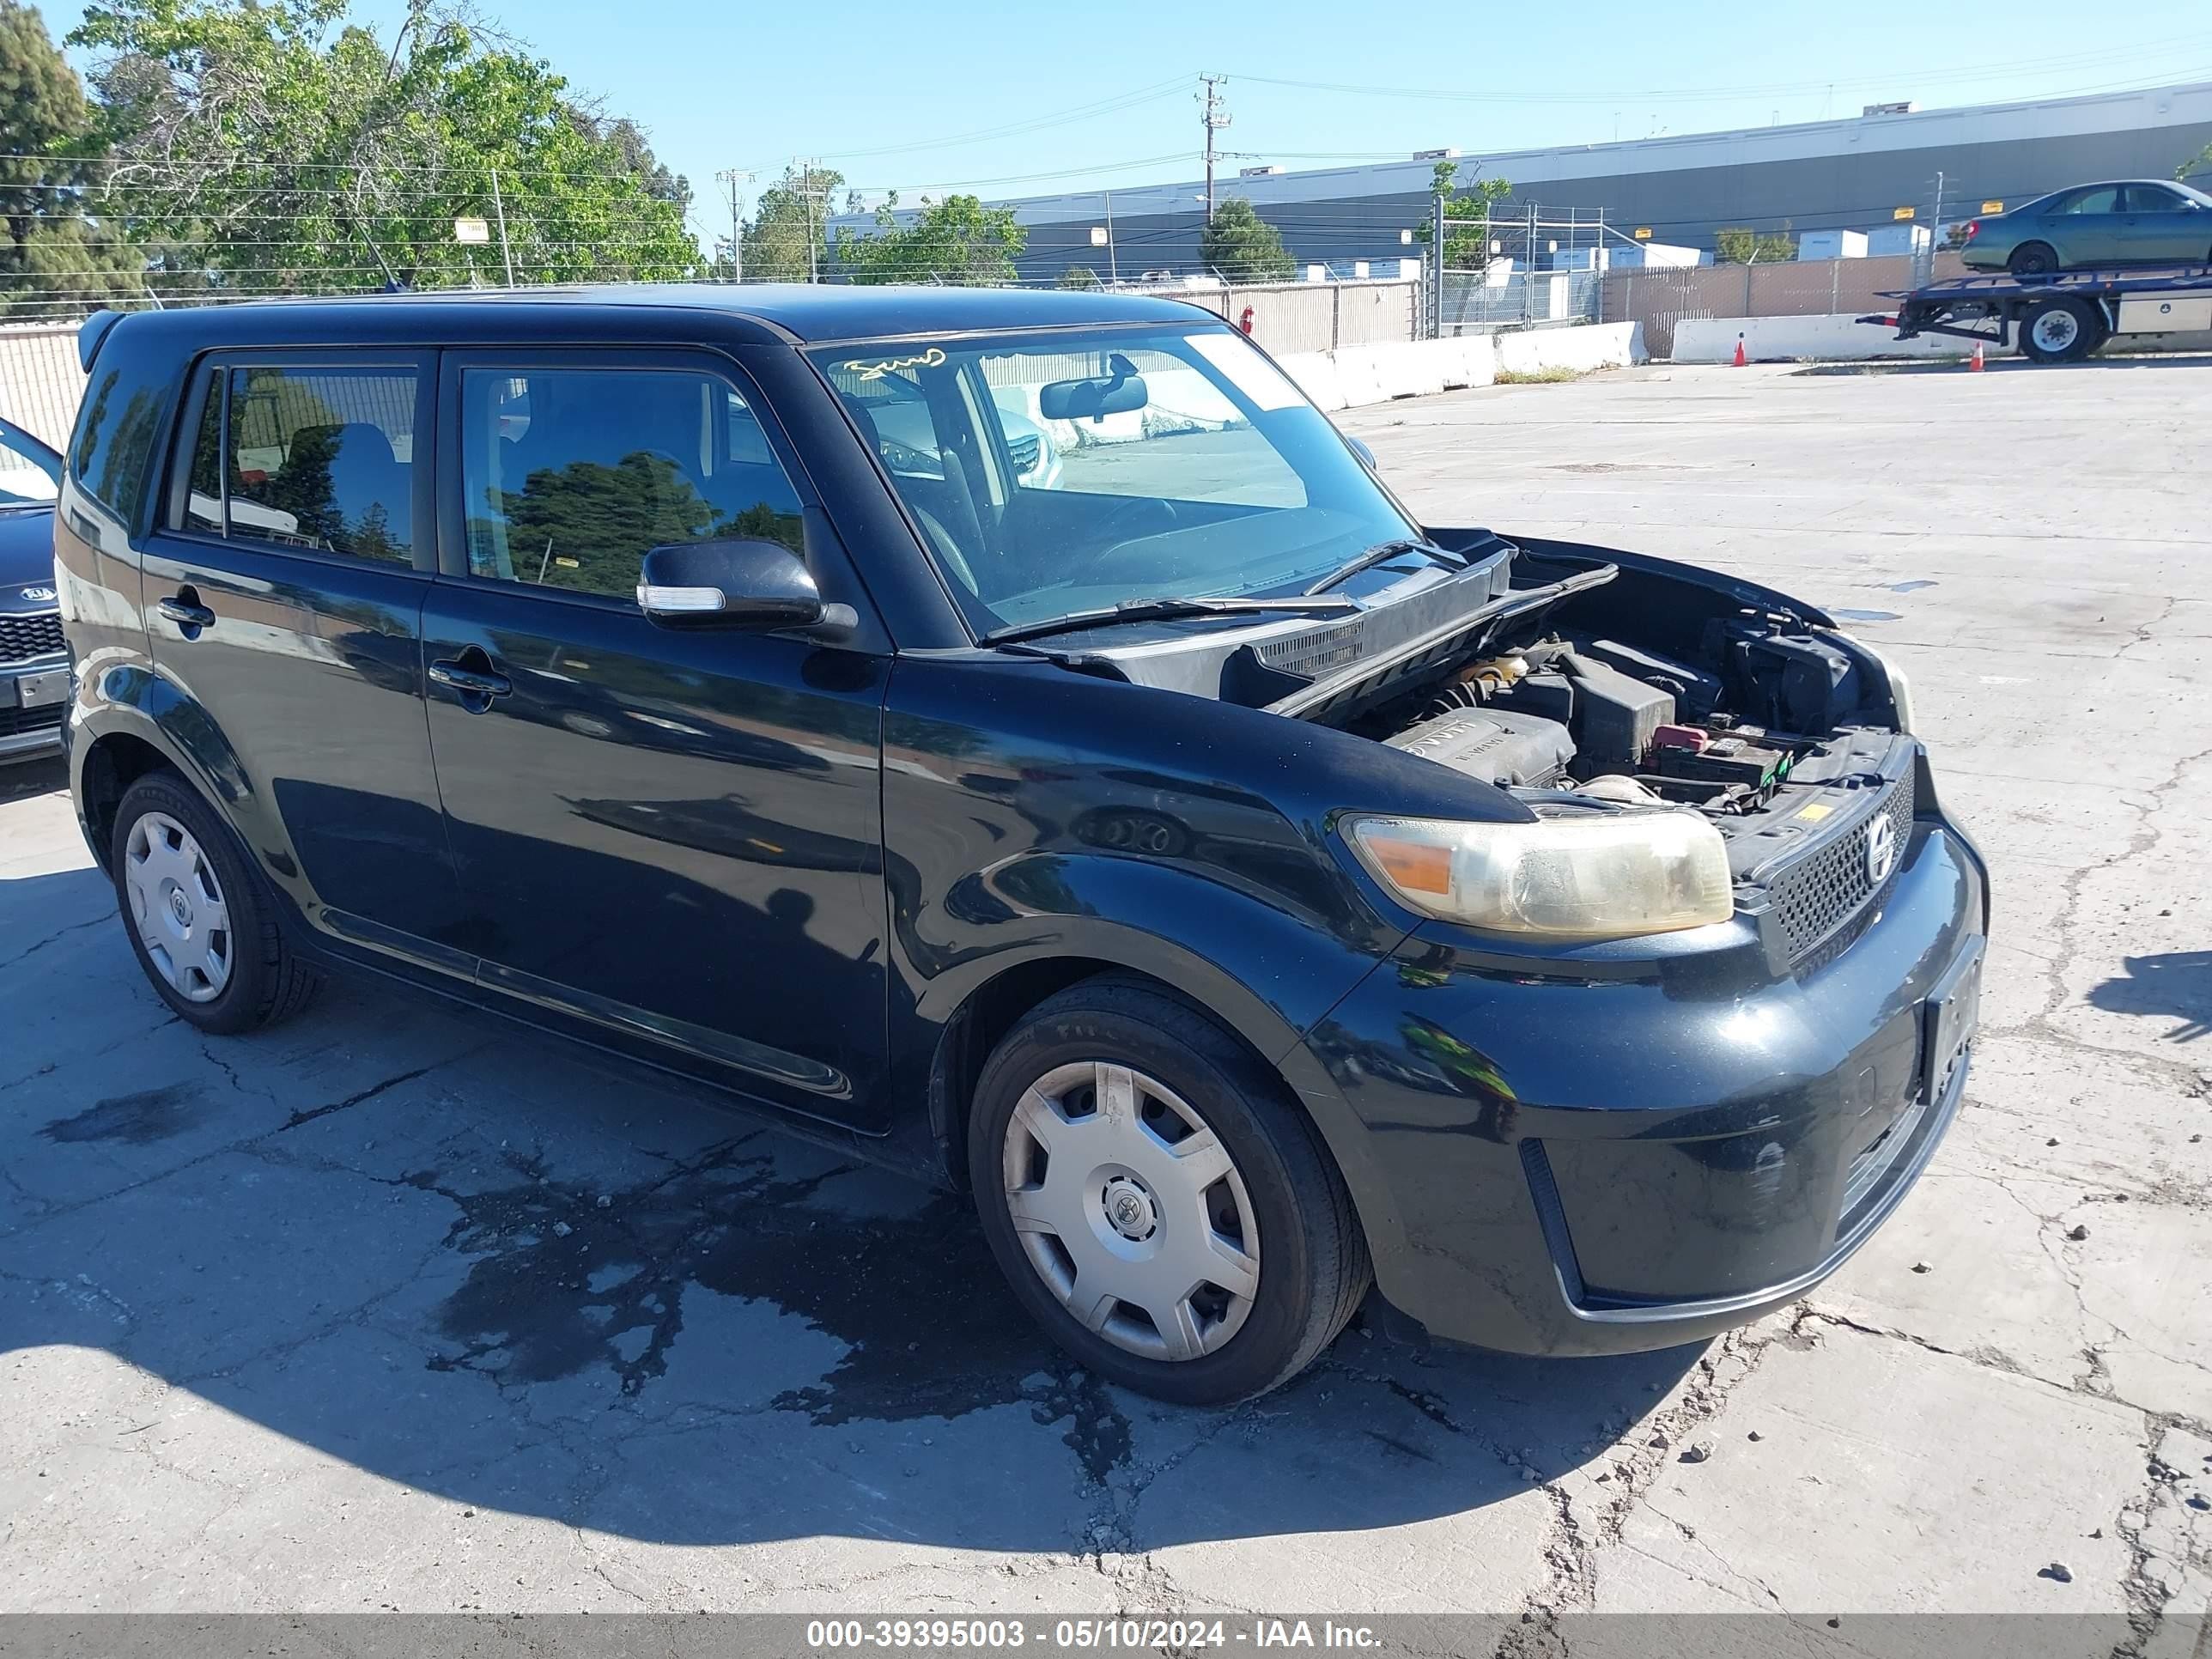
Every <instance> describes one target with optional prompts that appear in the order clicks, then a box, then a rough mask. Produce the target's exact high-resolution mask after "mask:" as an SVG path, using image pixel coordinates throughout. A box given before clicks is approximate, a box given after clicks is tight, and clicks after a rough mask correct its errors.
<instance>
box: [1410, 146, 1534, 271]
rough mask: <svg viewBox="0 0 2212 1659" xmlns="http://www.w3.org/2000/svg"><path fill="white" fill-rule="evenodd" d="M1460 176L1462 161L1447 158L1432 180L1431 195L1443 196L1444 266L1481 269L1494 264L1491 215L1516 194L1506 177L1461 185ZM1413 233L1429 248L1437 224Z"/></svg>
mask: <svg viewBox="0 0 2212 1659" xmlns="http://www.w3.org/2000/svg"><path fill="white" fill-rule="evenodd" d="M1458 177H1459V163H1458V162H1456V161H1449V160H1446V161H1439V162H1437V165H1436V171H1435V172H1434V173H1432V174H1431V177H1430V182H1429V193H1430V195H1431V197H1437V196H1441V197H1443V204H1444V215H1443V217H1444V269H1445V270H1481V269H1482V268H1483V267H1484V266H1486V265H1487V264H1489V263H1490V241H1491V235H1490V222H1491V216H1492V212H1493V210H1496V209H1497V208H1498V206H1499V204H1502V203H1504V201H1506V200H1507V199H1508V198H1509V197H1511V196H1512V194H1513V186H1512V185H1511V183H1510V181H1508V180H1506V179H1476V180H1475V181H1474V183H1472V184H1468V185H1461V184H1459V183H1457V182H1456V181H1457V179H1458ZM1413 235H1414V237H1415V238H1416V240H1419V242H1420V244H1421V245H1422V246H1424V247H1425V246H1429V244H1431V242H1433V241H1434V240H1436V227H1435V226H1434V225H1423V226H1421V227H1420V228H1419V229H1417V230H1415V231H1414V233H1413Z"/></svg>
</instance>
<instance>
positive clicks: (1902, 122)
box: [830, 82, 2212, 281]
mask: <svg viewBox="0 0 2212 1659" xmlns="http://www.w3.org/2000/svg"><path fill="white" fill-rule="evenodd" d="M2208 143H2212V82H2196V83H2193V84H2190V85H2185V86H2172V87H2160V88H2152V89H2150V90H2148V91H2134V92H2110V93H2098V94H2090V95H2088V96H2085V97H2075V98H2061V99H2051V100H2036V101H2027V102H2020V103H2009V104H1986V105H1980V106H1973V107H1970V108H1961V109H1931V110H1922V109H1917V108H1915V107H1913V106H1911V105H1909V104H1887V105H1884V104H1878V105H1873V106H1869V108H1868V109H1867V111H1866V112H1865V113H1863V114H1862V115H1858V116H1854V117H1851V118H1846V119H1842V120H1829V121H1811V122H1805V123H1802V124H1799V125H1790V126H1770V127H1753V128H1747V129H1744V130H1742V131H1735V132H1713V133H1696V134H1685V135H1682V136H1680V137H1658V138H1647V139H1642V140H1638V141H1634V142H1630V143H1602V144H1583V145H1574V146H1569V147H1566V148H1562V149H1528V150H1512V151H1502V152H1481V151H1476V150H1468V151H1466V152H1465V153H1464V154H1459V153H1458V152H1450V153H1451V154H1455V155H1458V160H1459V162H1460V177H1461V179H1462V181H1465V180H1466V179H1470V178H1473V177H1475V176H1478V175H1480V176H1481V177H1485V178H1493V179H1497V178H1502V179H1508V180H1510V182H1511V184H1512V185H1513V192H1514V199H1515V202H1516V204H1530V203H1534V204H1541V207H1542V210H1543V212H1544V214H1545V216H1547V218H1548V217H1552V216H1561V217H1565V216H1570V215H1571V216H1578V217H1583V218H1595V216H1597V215H1599V214H1600V213H1602V214H1603V215H1604V216H1605V219H1606V222H1607V226H1608V227H1609V232H1608V236H1607V240H1613V234H1616V233H1617V234H1618V235H1619V236H1621V237H1627V238H1635V237H1637V236H1639V235H1641V236H1643V237H1645V238H1647V239H1648V240H1652V241H1656V242H1659V243H1668V244H1679V245H1685V246H1692V247H1698V248H1705V249H1711V248H1712V247H1714V246H1716V241H1717V236H1718V234H1719V233H1720V232H1721V231H1722V230H1723V229H1726V228H1735V227H1742V228H1751V229H1755V230H1759V231H1761V232H1784V231H1786V232H1789V233H1791V234H1804V233H1806V232H1808V231H1810V232H1829V231H1843V230H1854V231H1864V232H1875V231H1880V230H1881V229H1883V228H1885V227H1890V226H1893V225H1901V224H1904V223H1906V222H1910V223H1911V224H1914V225H1918V226H1925V227H1928V228H1929V230H1930V231H1931V232H1932V231H1935V230H1936V229H1937V228H1939V227H1938V213H1939V209H1938V206H1937V202H1936V189H1937V178H1938V175H1939V174H1940V175H1941V176H1942V205H1941V209H1940V214H1941V220H1942V222H1947V223H1948V222H1954V221H1957V220H1960V219H1965V218H1970V217H1972V216H1974V215H1975V214H1977V213H1980V212H1987V211H1993V209H1991V208H1990V207H1988V206H1986V205H1985V204H1992V203H2001V202H2004V203H2011V204H2015V205H2017V204H2020V203H2021V202H2025V201H2027V200H2028V199H2029V198H2030V197H2034V196H2039V195H2041V194H2043V193H2044V192H2045V191H2051V190H2056V189H2057V188H2058V187H2060V186H2061V185H2068V184H2072V183H2075V182H2078V181H2081V180H2084V179H2112V178H2166V177H2169V176H2171V175H2172V173H2173V172H2174V169H2175V168H2176V167H2179V166H2181V165H2182V164H2183V163H2184V162H2185V161H2188V160H2189V159H2190V158H2191V157H2193V156H2195V155H2197V154H2198V153H2199V152H2200V151H2202V150H2203V149H2204V147H2205V146H2206V145H2207V144H2208ZM1440 153H1443V152H1438V153H1432V154H1431V155H1423V156H1419V157H1410V158H1408V159H1407V160H1406V161H1394V162H1379V163H1369V164H1365V165H1362V166H1358V167H1326V168H1318V169H1312V170H1307V171H1295V172H1293V171H1284V170H1278V169H1251V170H1249V171H1248V172H1247V173H1245V174H1243V175H1241V176H1230V177H1226V178H1223V179H1219V180H1218V185H1217V192H1218V195H1220V196H1222V197H1228V196H1242V197H1246V198H1247V199H1249V201H1250V202H1251V203H1252V204H1253V206H1254V207H1255V209H1256V210H1258V211H1259V213H1260V214H1261V216H1262V217H1263V218H1265V219H1267V221H1268V222H1271V223H1273V225H1274V226H1275V227H1276V228H1278V229H1279V231H1281V233H1282V235H1283V240H1284V242H1285V245H1286V246H1288V247H1289V249H1290V251H1291V254H1292V256H1293V257H1294V258H1296V259H1297V262H1298V264H1299V265H1300V267H1301V269H1304V268H1306V267H1308V266H1310V265H1314V264H1325V265H1327V266H1328V267H1330V268H1331V269H1332V270H1335V271H1337V272H1338V273H1340V274H1349V273H1350V272H1351V270H1352V265H1353V263H1354V262H1355V261H1364V262H1368V263H1369V264H1370V267H1371V269H1372V270H1373V271H1374V274H1376V275H1378V276H1380V275H1383V274H1385V272H1386V270H1387V271H1388V273H1389V274H1393V275H1395V272H1396V270H1397V266H1396V263H1395V262H1396V261H1397V260H1398V259H1399V258H1401V257H1403V256H1405V255H1407V254H1409V253H1418V252H1419V251H1420V250H1419V247H1418V246H1415V245H1413V243H1412V242H1411V236H1412V234H1413V232H1414V231H1415V230H1416V228H1417V227H1419V226H1420V225H1422V224H1424V223H1425V222H1427V219H1428V216H1429V213H1430V198H1429V189H1430V180H1431V173H1432V170H1433V167H1434V165H1435V154H1440ZM2197 182H2198V183H2199V184H2200V185H2203V184H2205V183H2206V182H2208V181H2207V180H2205V179H2198V180H2197ZM1203 200H1204V186H1203V185H1201V184H1199V183H1196V182H1194V181H1182V182H1178V183H1176V184H1171V185H1147V186H1144V187H1141V188H1137V189H1125V190H1115V191H1072V192H1069V193H1067V194H1065V195H1058V196H1033V197H1020V198H1010V199H1003V200H1001V201H1000V202H998V203H996V204H994V205H1000V206H1012V208H1014V209H1015V210H1016V213H1017V216H1018V220H1019V222H1020V223H1021V224H1022V225H1023V226H1024V227H1025V228H1027V230H1028V232H1029V246H1028V248H1027V250H1026V251H1025V252H1024V254H1023V256H1022V259H1021V262H1020V263H1021V267H1022V275H1023V276H1024V278H1025V279H1029V280H1033V281H1050V280H1052V279H1054V277H1057V276H1059V275H1060V273H1061V272H1062V271H1064V270H1066V269H1067V268H1068V267H1069V266H1071V265H1083V266H1087V267H1090V268H1091V269H1093V270H1097V272H1098V273H1099V274H1100V275H1101V276H1108V275H1118V276H1121V278H1123V279H1124V280H1127V279H1128V278H1131V277H1134V276H1140V275H1142V274H1143V273H1145V272H1146V271H1153V270H1174V271H1179V272H1181V271H1194V270H1197V269H1198V265H1199V247H1198V239H1199V230H1200V226H1201V224H1202V223H1203V222H1204V218H1205V209H1204V206H1203ZM1908 215H1909V216H1910V218H1909V221H1908V219H1907V216H1908ZM900 216H901V217H905V216H907V213H906V211H905V210H902V212H901V215H900ZM841 226H842V227H844V228H848V229H850V230H851V231H852V232H853V233H854V234H859V235H866V234H868V233H869V232H870V231H871V230H872V228H874V220H873V218H872V216H870V215H866V214H859V215H848V216H840V217H837V218H834V219H832V220H831V221H830V227H831V234H832V235H833V236H834V235H835V234H836V229H837V228H839V227H841Z"/></svg>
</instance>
